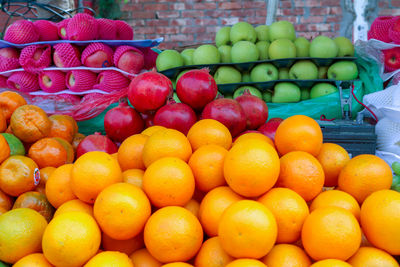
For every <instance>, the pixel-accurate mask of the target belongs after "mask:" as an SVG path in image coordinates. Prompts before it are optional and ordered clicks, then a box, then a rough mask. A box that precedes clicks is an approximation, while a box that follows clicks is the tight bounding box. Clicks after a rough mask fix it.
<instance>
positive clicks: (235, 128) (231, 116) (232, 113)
mask: <svg viewBox="0 0 400 267" xmlns="http://www.w3.org/2000/svg"><path fill="white" fill-rule="evenodd" d="M201 118H202V119H214V120H217V121H219V122H221V123H222V124H223V125H225V126H226V127H227V128H228V129H229V131H230V132H231V134H232V137H235V136H237V135H238V134H240V133H241V132H243V131H244V130H245V129H246V114H245V113H244V111H243V108H242V107H241V106H240V105H239V103H238V102H237V101H236V100H233V99H226V98H219V99H215V100H214V101H212V102H210V103H208V104H207V106H205V108H204V110H203V113H202V114H201Z"/></svg>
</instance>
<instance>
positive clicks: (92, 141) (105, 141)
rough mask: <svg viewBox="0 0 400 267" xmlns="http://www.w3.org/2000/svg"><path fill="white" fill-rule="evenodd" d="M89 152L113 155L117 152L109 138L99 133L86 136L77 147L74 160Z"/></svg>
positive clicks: (115, 146)
mask: <svg viewBox="0 0 400 267" xmlns="http://www.w3.org/2000/svg"><path fill="white" fill-rule="evenodd" d="M90 151H103V152H107V153H108V154H113V153H116V152H117V151H118V147H117V145H116V144H114V143H113V142H112V141H111V139H110V138H108V137H107V136H105V135H101V134H100V133H95V134H91V135H88V136H86V137H85V138H84V139H83V140H82V141H81V142H80V143H79V145H78V148H77V149H76V158H79V157H80V156H82V155H83V154H85V153H86V152H90Z"/></svg>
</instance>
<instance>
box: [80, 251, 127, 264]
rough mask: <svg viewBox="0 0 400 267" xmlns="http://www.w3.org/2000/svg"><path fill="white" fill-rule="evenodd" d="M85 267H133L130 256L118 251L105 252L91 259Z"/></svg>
mask: <svg viewBox="0 0 400 267" xmlns="http://www.w3.org/2000/svg"><path fill="white" fill-rule="evenodd" d="M84 266H85V267H110V266H118V267H133V263H132V261H131V260H130V259H129V257H128V255H126V254H125V253H121V252H118V251H104V252H100V253H99V254H97V255H96V256H94V257H93V258H91V259H90V261H88V262H87V263H86V264H85V265H84Z"/></svg>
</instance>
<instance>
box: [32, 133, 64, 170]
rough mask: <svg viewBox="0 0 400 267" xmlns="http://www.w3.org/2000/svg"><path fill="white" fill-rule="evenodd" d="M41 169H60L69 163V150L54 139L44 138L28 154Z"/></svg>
mask: <svg viewBox="0 0 400 267" xmlns="http://www.w3.org/2000/svg"><path fill="white" fill-rule="evenodd" d="M28 156H29V157H30V158H31V159H33V160H34V161H35V162H36V163H37V165H38V166H39V168H45V167H55V168H57V167H60V166H61V165H63V164H66V163H67V150H65V148H64V147H63V146H62V145H61V144H60V142H58V141H57V140H55V139H54V138H42V139H40V140H39V141H37V142H35V143H34V144H33V145H32V146H31V147H30V148H29V152H28Z"/></svg>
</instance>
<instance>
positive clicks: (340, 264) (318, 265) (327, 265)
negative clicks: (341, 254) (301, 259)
mask: <svg viewBox="0 0 400 267" xmlns="http://www.w3.org/2000/svg"><path fill="white" fill-rule="evenodd" d="M310 267H351V265H350V264H348V263H346V262H344V261H341V260H336V259H328V260H322V261H317V262H315V263H314V264H313V265H311V266H310Z"/></svg>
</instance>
